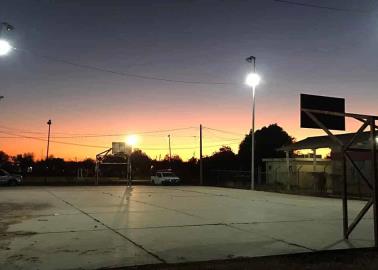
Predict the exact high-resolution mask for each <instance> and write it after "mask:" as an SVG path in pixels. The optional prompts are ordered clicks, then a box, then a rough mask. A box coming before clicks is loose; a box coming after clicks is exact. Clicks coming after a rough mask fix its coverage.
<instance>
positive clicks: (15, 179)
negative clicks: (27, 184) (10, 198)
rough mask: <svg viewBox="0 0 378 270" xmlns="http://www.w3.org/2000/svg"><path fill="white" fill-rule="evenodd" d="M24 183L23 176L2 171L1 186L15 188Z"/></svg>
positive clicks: (0, 172)
mask: <svg viewBox="0 0 378 270" xmlns="http://www.w3.org/2000/svg"><path fill="white" fill-rule="evenodd" d="M21 183H22V176H21V175H18V174H11V173H9V172H7V171H6V170H3V169H0V184H5V185H11V186H15V185H18V184H21Z"/></svg>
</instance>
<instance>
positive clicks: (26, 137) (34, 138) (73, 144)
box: [0, 131, 109, 149]
mask: <svg viewBox="0 0 378 270" xmlns="http://www.w3.org/2000/svg"><path fill="white" fill-rule="evenodd" d="M0 133H3V134H7V135H13V136H16V137H19V138H24V139H31V140H36V141H43V142H47V140H46V139H42V138H38V137H32V136H24V135H17V134H14V133H8V132H4V131H0ZM50 142H51V143H58V144H65V145H72V146H81V147H91V148H103V149H104V148H109V147H108V146H100V145H89V144H79V143H70V142H61V141H52V140H50Z"/></svg>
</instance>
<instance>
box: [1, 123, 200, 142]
mask: <svg viewBox="0 0 378 270" xmlns="http://www.w3.org/2000/svg"><path fill="white" fill-rule="evenodd" d="M0 129H7V130H11V131H18V132H19V133H30V134H45V133H46V132H42V131H28V130H24V129H17V128H10V127H6V126H2V125H1V126H0ZM190 129H197V127H183V128H174V129H160V130H149V131H140V132H134V133H130V132H125V133H115V134H94V133H64V132H54V134H63V135H64V134H67V136H52V138H55V139H58V138H59V139H70V138H92V137H93V138H99V137H121V136H127V135H144V136H156V137H161V136H163V135H161V134H160V135H157V134H156V133H167V132H178V131H183V130H190ZM196 136H197V135H193V136H191V135H186V136H185V135H175V137H188V138H189V137H196Z"/></svg>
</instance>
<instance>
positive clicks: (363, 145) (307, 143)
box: [278, 132, 370, 151]
mask: <svg viewBox="0 0 378 270" xmlns="http://www.w3.org/2000/svg"><path fill="white" fill-rule="evenodd" d="M354 135H355V133H345V134H339V135H335V136H336V137H337V138H338V139H339V140H340V141H341V142H342V143H344V144H347V143H348V142H350V141H351V140H352V138H353V136H354ZM369 137H370V133H369V132H363V133H361V134H360V136H358V138H356V139H355V143H354V144H353V145H352V146H353V148H358V149H368V147H369V146H368V143H369ZM338 147H339V145H338V144H337V143H336V142H335V141H334V140H333V139H332V138H331V137H329V136H327V135H326V136H315V137H308V138H306V139H304V140H301V141H298V142H295V143H292V144H290V145H287V146H283V147H281V148H279V149H278V150H281V151H294V150H303V149H318V148H338Z"/></svg>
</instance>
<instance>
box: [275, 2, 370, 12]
mask: <svg viewBox="0 0 378 270" xmlns="http://www.w3.org/2000/svg"><path fill="white" fill-rule="evenodd" d="M274 1H275V2H281V3H285V4H289V5H296V6H303V7H311V8H319V9H328V10H333V11H344V12H356V13H371V12H370V11H368V10H361V9H348V8H337V7H330V6H322V5H315V4H308V3H303V2H297V1H289V0H274Z"/></svg>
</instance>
